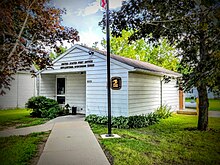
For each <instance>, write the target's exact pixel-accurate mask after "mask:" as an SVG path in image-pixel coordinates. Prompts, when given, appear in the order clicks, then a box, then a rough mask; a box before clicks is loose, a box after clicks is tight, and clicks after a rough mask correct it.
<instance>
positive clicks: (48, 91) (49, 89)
mask: <svg viewBox="0 0 220 165" xmlns="http://www.w3.org/2000/svg"><path fill="white" fill-rule="evenodd" d="M39 80H40V93H39V95H40V96H45V97H48V98H50V99H56V75H55V74H42V75H41V76H40V79H39Z"/></svg>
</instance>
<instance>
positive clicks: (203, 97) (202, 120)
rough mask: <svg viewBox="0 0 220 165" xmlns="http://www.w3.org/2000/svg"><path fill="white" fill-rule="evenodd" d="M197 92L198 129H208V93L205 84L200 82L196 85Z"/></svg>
mask: <svg viewBox="0 0 220 165" xmlns="http://www.w3.org/2000/svg"><path fill="white" fill-rule="evenodd" d="M197 90H198V94H199V119H198V126H197V128H198V130H200V131H206V130H207V129H208V107H209V101H208V94H207V88H206V85H205V84H201V85H200V86H199V87H197Z"/></svg>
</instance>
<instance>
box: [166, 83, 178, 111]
mask: <svg viewBox="0 0 220 165" xmlns="http://www.w3.org/2000/svg"><path fill="white" fill-rule="evenodd" d="M162 89H163V94H162V95H163V104H164V105H168V106H171V109H172V111H176V110H179V90H178V88H177V87H176V80H175V79H171V81H170V82H169V83H162Z"/></svg>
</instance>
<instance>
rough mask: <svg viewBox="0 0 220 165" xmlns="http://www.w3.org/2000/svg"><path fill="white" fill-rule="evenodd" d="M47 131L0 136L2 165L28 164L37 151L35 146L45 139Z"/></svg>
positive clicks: (0, 159) (0, 160)
mask: <svg viewBox="0 0 220 165" xmlns="http://www.w3.org/2000/svg"><path fill="white" fill-rule="evenodd" d="M48 135H49V134H48V133H33V134H30V135H28V136H10V137H0V148H1V149H0V162H1V164H2V165H12V164H15V165H28V164H30V160H31V159H32V158H33V157H34V156H35V155H36V153H37V146H38V144H40V143H41V142H43V141H45V138H47V137H48Z"/></svg>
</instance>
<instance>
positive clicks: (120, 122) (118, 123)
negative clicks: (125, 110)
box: [112, 116, 129, 128]
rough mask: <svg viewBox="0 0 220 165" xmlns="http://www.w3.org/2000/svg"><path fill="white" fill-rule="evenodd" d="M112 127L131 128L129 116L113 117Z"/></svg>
mask: <svg viewBox="0 0 220 165" xmlns="http://www.w3.org/2000/svg"><path fill="white" fill-rule="evenodd" d="M112 127H115V128H129V126H128V118H127V117H124V116H119V117H113V118H112Z"/></svg>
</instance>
